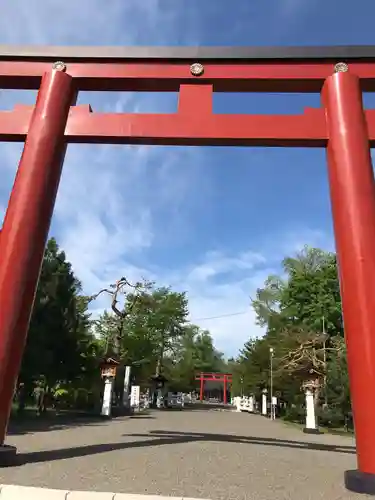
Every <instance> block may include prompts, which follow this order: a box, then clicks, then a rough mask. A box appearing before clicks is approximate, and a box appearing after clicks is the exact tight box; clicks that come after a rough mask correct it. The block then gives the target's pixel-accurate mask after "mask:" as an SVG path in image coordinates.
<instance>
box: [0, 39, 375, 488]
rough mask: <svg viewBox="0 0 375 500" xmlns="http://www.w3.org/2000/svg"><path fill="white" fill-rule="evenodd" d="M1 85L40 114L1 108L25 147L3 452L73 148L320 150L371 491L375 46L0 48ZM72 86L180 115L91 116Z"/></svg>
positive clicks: (5, 362)
mask: <svg viewBox="0 0 375 500" xmlns="http://www.w3.org/2000/svg"><path fill="white" fill-rule="evenodd" d="M0 88H3V89H34V90H38V98H37V101H36V103H35V106H31V107H29V106H16V107H15V108H14V109H13V110H12V111H0V140H1V141H20V142H23V141H25V146H24V150H23V154H22V157H21V160H20V163H19V167H18V171H17V175H16V179H15V182H14V186H13V190H12V194H11V196H10V200H9V205H8V209H7V213H6V216H5V219H4V224H3V228H2V233H1V240H0V253H1V262H0V443H4V438H5V434H6V428H7V422H8V417H9V413H10V408H11V403H12V398H13V391H14V386H15V383H16V380H17V376H18V372H19V368H20V363H21V359H22V353H23V349H24V345H25V341H26V335H27V329H28V324H29V319H30V315H31V311H32V305H33V300H34V296H35V291H36V286H37V282H38V277H39V272H40V266H41V263H42V258H43V252H44V248H45V244H46V240H47V235H48V231H49V226H50V221H51V217H52V213H53V208H54V203H55V198H56V193H57V189H58V185H59V180H60V175H61V169H62V164H63V159H64V154H65V150H66V146H67V144H68V143H72V142H75V143H78V142H80V143H83V142H85V143H101V144H108V143H111V144H114V143H122V144H165V145H168V144H171V145H198V146H199V145H221V146H223V145H225V146H236V145H237V146H290V147H326V148H327V156H328V176H329V183H330V192H331V203H332V212H333V221H334V232H335V239H336V248H337V256H338V263H339V266H338V267H339V275H340V276H339V277H340V285H341V296H342V306H343V315H344V320H345V336H346V344H347V351H348V366H349V378H350V387H351V395H352V408H353V415H354V422H355V430H356V441H357V461H358V470H356V471H347V472H346V475H345V482H346V486H347V487H348V488H349V489H352V490H353V491H361V492H368V493H373V494H375V424H374V419H373V415H374V414H375V398H373V397H371V396H369V392H368V388H371V387H375V368H374V366H375V363H374V359H375V335H374V329H375V315H374V311H375V288H374V283H375V259H374V255H375V188H374V175H373V170H372V165H371V158H370V152H369V146H373V145H375V110H364V108H363V104H362V91H370V92H373V91H375V47H373V46H365V47H361V46H358V47H355V46H354V47H328V48H327V47H325V48H324V47H309V48H305V47H294V48H288V47H271V48H267V47H255V48H243V47H237V48H231V47H224V48H219V47H209V48H208V47H206V48H204V47H198V48H193V47H181V48H147V47H132V48H123V47H116V48H100V47H92V48H90V47H45V48H44V47H9V46H0ZM80 90H97V91H105V90H112V91H116V90H118V91H161V92H164V91H176V92H179V106H178V112H177V113H172V114H129V113H120V114H115V113H95V112H94V113H93V112H92V110H91V108H90V106H75V100H76V96H77V93H78V92H79V91H80ZM321 91H322V101H323V106H322V107H321V108H318V109H306V110H305V112H304V113H302V114H298V115H291V116H278V115H273V116H270V115H268V116H263V115H230V114H225V115H220V114H214V113H213V112H212V96H213V92H300V93H309V92H321ZM12 452H13V453H14V452H15V450H14V449H12V448H11V447H7V446H5V445H3V446H1V447H0V454H1V455H2V456H3V457H5V456H6V455H8V454H9V453H12Z"/></svg>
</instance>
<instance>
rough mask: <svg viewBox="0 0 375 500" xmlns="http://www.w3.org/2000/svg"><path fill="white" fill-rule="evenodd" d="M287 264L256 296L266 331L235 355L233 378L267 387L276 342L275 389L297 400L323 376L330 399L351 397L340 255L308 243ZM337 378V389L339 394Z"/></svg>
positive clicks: (251, 386)
mask: <svg viewBox="0 0 375 500" xmlns="http://www.w3.org/2000/svg"><path fill="white" fill-rule="evenodd" d="M282 267H283V278H280V277H278V276H270V277H269V278H268V279H267V280H266V281H265V285H264V287H263V288H260V289H258V290H257V293H256V297H255V298H254V300H253V301H252V305H253V307H254V310H255V312H256V314H257V321H258V323H259V324H260V325H262V326H264V327H265V328H266V333H265V335H264V337H263V338H262V339H255V340H254V339H252V340H250V341H249V342H247V343H246V344H245V346H244V349H243V350H242V351H241V353H240V356H239V357H238V359H237V360H236V367H235V369H234V373H235V382H234V384H237V386H239V384H240V381H242V386H244V387H245V390H247V391H251V392H255V393H256V392H258V393H259V392H260V391H261V389H262V388H263V387H267V386H268V385H269V379H270V373H269V372H270V348H271V347H272V349H273V352H274V358H273V368H274V373H273V382H274V391H275V392H278V393H279V394H282V395H283V397H284V398H285V399H287V400H288V401H289V402H296V401H298V400H300V399H301V383H302V382H303V381H304V380H306V379H309V378H311V379H319V380H320V381H321V382H322V383H323V385H324V382H327V383H326V385H325V388H324V389H325V390H324V391H323V392H324V393H325V394H326V396H327V400H328V401H330V398H331V400H332V401H333V400H335V401H341V403H338V404H340V405H341V406H342V405H343V404H344V403H343V401H344V400H345V401H346V402H348V397H347V394H348V384H347V380H346V378H345V364H344V365H343V364H342V363H344V360H345V354H342V355H341V357H340V363H341V364H340V363H339V361H338V356H337V342H339V341H340V339H341V344H343V322H342V315H341V299H340V287H339V282H338V276H337V264H336V256H335V255H334V254H332V253H329V252H324V251H323V250H320V249H316V248H309V247H305V248H304V249H303V251H302V252H299V253H298V254H297V255H296V256H294V257H287V258H285V259H284V260H283V262H282ZM330 378H331V380H330ZM335 380H336V383H335V382H334V381H335ZM341 383H343V384H344V385H343V386H342V387H341V388H339V386H340V384H341ZM332 384H334V385H335V387H336V391H338V394H336V396H335V398H334V395H333V392H334V391H333V389H332ZM317 394H318V396H319V393H317ZM345 404H346V403H345Z"/></svg>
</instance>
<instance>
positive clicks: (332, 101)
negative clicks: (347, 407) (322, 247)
mask: <svg viewBox="0 0 375 500" xmlns="http://www.w3.org/2000/svg"><path fill="white" fill-rule="evenodd" d="M323 99H324V103H325V106H326V109H327V123H328V130H329V141H328V147H327V152H328V172H329V181H330V190H331V203H332V212H333V222H334V232H335V239H336V249H337V257H338V264H339V265H338V269H339V275H340V284H341V298H342V307H343V316H344V325H345V338H346V344H347V358H348V369H349V379H350V389H351V399H352V410H353V417H354V425H355V433H356V444H357V458H358V468H359V470H360V471H361V472H366V473H372V474H375V426H374V414H375V399H374V398H373V397H372V388H373V387H375V363H374V359H375V335H374V333H375V316H374V313H375V288H374V283H375V258H374V256H375V189H374V185H375V184H374V172H373V168H372V163H371V157H370V151H369V147H368V131H367V126H366V119H365V114H364V112H363V105H362V93H361V89H360V85H359V80H358V78H357V77H356V76H354V75H352V74H350V73H337V74H335V75H333V76H331V77H329V78H328V79H327V82H326V84H325V87H324V91H323Z"/></svg>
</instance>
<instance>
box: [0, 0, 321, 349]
mask: <svg viewBox="0 0 375 500" xmlns="http://www.w3.org/2000/svg"><path fill="white" fill-rule="evenodd" d="M292 2H293V4H296V3H297V2H296V0H284V3H282V2H281V4H282V6H284V7H285V8H286V9H287V10H288V9H289V10H290V9H291V5H292ZM198 3H199V2H197V3H196V5H197V11H196V15H194V16H188V17H185V10H184V8H183V6H182V5H181V4H180V3H179V2H174V1H173V2H171V1H162V0H126V1H125V2H124V1H123V0H111V1H110V2H107V3H106V4H105V7H104V4H103V2H102V1H100V0H81V1H80V2H76V1H75V2H73V0H67V1H65V2H61V1H59V0H49V1H48V2H47V1H46V0H13V1H12V2H6V3H5V4H4V6H2V16H1V18H0V32H1V36H2V43H14V44H23V43H26V44H54V45H59V44H61V45H63V44H75V45H79V44H102V45H110V44H121V45H134V44H160V45H161V44H177V43H179V44H181V43H182V42H185V43H189V44H198V43H199V40H200V35H201V34H202V33H201V31H200V30H203V29H206V26H205V23H203V22H199V23H196V22H195V19H196V18H197V16H199V9H198ZM288 3H289V6H288ZM281 4H280V5H281ZM185 5H187V3H185ZM189 5H190V4H189ZM292 7H293V9H295V7H294V6H293V5H292ZM293 9H292V10H293ZM274 15H275V16H276V17H277V15H278V14H277V12H276V11H275V12H274ZM10 19H12V22H9V20H10ZM34 100H35V93H34V92H27V93H26V92H22V93H19V92H17V93H13V94H11V93H9V92H3V93H1V94H0V106H1V107H2V108H3V109H4V108H5V107H7V108H8V109H9V108H11V107H12V105H13V103H14V102H24V103H32V102H33V101H34ZM80 102H86V103H87V102H90V103H91V104H92V106H93V109H94V111H95V109H96V110H104V109H105V110H106V111H113V112H120V111H123V110H125V109H126V110H129V111H134V112H144V111H146V110H147V111H152V112H157V111H161V110H164V111H165V110H168V111H173V110H174V108H175V104H176V99H175V96H168V95H163V96H162V97H160V96H154V95H153V96H152V97H150V95H141V96H139V95H136V94H130V93H128V94H127V93H122V94H111V95H109V94H102V95H100V96H99V95H98V94H95V93H85V94H83V95H82V96H80ZM19 154H20V146H19V145H3V144H2V145H1V157H2V164H1V168H2V185H1V186H0V213H1V212H3V210H1V207H4V206H5V200H6V197H7V195H8V193H9V190H10V187H11V184H12V177H13V176H14V172H15V165H16V163H17V161H18V159H19ZM205 161H208V159H207V156H206V154H205V153H204V152H203V150H202V149H197V148H190V149H186V148H183V149H179V148H156V147H141V148H139V147H127V148H124V147H121V148H120V147H114V146H100V147H93V146H70V147H69V149H68V154H67V157H66V162H65V166H64V172H63V177H62V181H61V187H60V190H59V194H58V199H57V204H56V210H55V216H54V221H53V233H54V234H56V235H57V237H58V240H59V243H60V244H61V246H62V247H63V248H64V249H65V250H66V253H67V256H68V258H69V260H71V262H72V263H73V266H74V269H75V270H76V272H77V274H78V276H79V278H80V279H81V280H82V282H83V285H84V289H85V292H87V293H90V294H91V293H95V292H96V291H98V290H100V289H101V288H102V287H103V286H107V285H108V284H109V283H111V282H113V281H114V280H116V279H118V278H119V277H120V276H122V275H123V274H126V276H127V277H128V278H129V279H132V280H135V279H139V277H140V276H145V277H148V278H152V279H155V280H157V282H158V283H160V284H170V285H172V286H174V287H177V288H178V289H181V290H187V291H188V293H189V297H190V310H191V319H192V320H199V319H200V318H210V317H216V316H220V315H223V314H224V315H225V314H231V313H236V312H245V311H246V313H245V314H241V315H237V316H227V317H224V318H220V319H219V318H218V319H208V320H200V321H197V323H198V324H200V325H201V326H202V327H203V328H209V329H210V330H211V332H212V333H213V335H214V338H215V341H216V343H217V346H218V348H219V349H221V350H223V351H225V352H226V353H227V354H229V355H232V354H235V353H236V352H237V350H238V348H239V347H240V346H241V345H242V344H243V342H244V341H245V340H246V339H247V338H248V337H249V336H254V335H257V334H260V333H261V331H260V329H259V327H257V326H256V325H255V318H254V313H253V311H252V310H251V309H250V307H249V296H251V295H254V293H255V290H256V288H257V287H259V286H261V285H262V283H263V281H264V279H265V278H266V276H267V275H268V274H269V273H270V272H275V270H276V269H277V267H276V264H277V262H278V261H279V260H280V259H281V258H282V257H283V256H284V255H285V253H288V252H289V251H294V250H295V249H298V247H301V246H303V244H305V243H308V242H309V241H312V240H313V241H317V240H319V238H320V237H321V239H322V238H323V239H324V235H320V236H319V237H318V236H317V234H318V233H315V232H314V231H313V232H306V230H305V229H304V231H305V232H304V233H303V232H302V234H301V232H300V231H299V232H298V234H295V233H293V232H288V231H286V232H285V230H283V234H280V235H278V236H276V237H274V240H275V241H277V244H276V245H275V244H274V241H270V242H266V243H264V244H261V243H259V245H258V247H257V248H253V249H247V248H244V249H242V250H241V251H238V252H237V253H231V254H228V253H227V252H225V251H223V250H222V249H219V250H215V251H210V250H209V249H202V252H201V255H200V256H195V257H192V259H191V261H190V262H189V263H182V264H180V265H178V266H177V267H176V265H175V266H174V267H173V265H172V264H170V265H169V266H168V268H167V266H161V265H159V266H157V265H156V264H155V262H154V261H153V259H152V253H153V252H154V251H156V248H157V247H158V245H160V241H161V240H163V245H164V249H165V248H166V247H167V246H168V242H169V241H170V242H172V241H173V240H175V241H176V240H180V241H183V242H184V241H186V242H187V244H188V240H189V236H190V222H191V218H192V215H191V214H196V213H197V211H199V210H200V209H202V207H200V206H199V202H197V201H196V199H195V198H194V192H195V190H197V189H199V192H200V193H201V195H202V196H201V197H202V200H203V199H204V198H205V197H206V198H209V196H210V193H211V191H212V189H213V186H211V183H210V179H209V177H208V174H206V175H204V176H202V175H201V174H202V173H203V172H205V169H204V162H205ZM202 193H203V194H202ZM189 214H190V215H189ZM307 233H308V234H307ZM319 241H320V240H319ZM169 251H170V252H174V248H173V246H172V245H171V248H170V250H169ZM147 252H149V254H150V255H151V257H150V256H148V257H147ZM107 303H108V299H107V298H106V297H105V296H102V297H101V298H100V299H99V300H98V301H97V302H96V303H95V304H94V305H93V307H94V308H95V309H96V310H97V311H98V310H101V309H102V308H103V307H105V306H106V305H107Z"/></svg>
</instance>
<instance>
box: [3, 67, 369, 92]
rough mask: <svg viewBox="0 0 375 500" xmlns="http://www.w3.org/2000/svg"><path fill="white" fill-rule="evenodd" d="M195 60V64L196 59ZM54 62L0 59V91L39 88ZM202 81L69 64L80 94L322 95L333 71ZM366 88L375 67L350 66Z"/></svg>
mask: <svg viewBox="0 0 375 500" xmlns="http://www.w3.org/2000/svg"><path fill="white" fill-rule="evenodd" d="M192 62H194V61H192ZM50 68H51V63H50V62H27V61H0V88H23V89H38V88H39V84H40V80H41V77H42V75H43V73H44V72H45V71H49V70H50ZM204 68H205V70H204V74H203V76H202V77H195V76H193V75H192V74H191V73H190V65H189V64H187V63H172V64H168V63H163V62H160V63H146V64H145V63H138V64H137V63H129V64H128V63H104V62H96V63H67V71H68V73H69V74H70V75H71V76H72V77H73V78H74V79H75V84H76V85H77V88H78V89H79V90H123V91H159V92H163V91H170V92H178V90H179V87H180V84H183V83H189V82H190V83H191V82H198V81H199V82H201V83H205V84H212V85H213V88H214V90H215V92H250V91H251V92H320V90H321V88H322V86H323V83H324V80H325V79H326V78H327V77H328V76H330V75H331V74H332V72H333V64H332V63H331V62H327V63H315V64H314V63H303V62H302V63H301V61H296V62H291V63H280V64H274V63H273V62H272V61H270V62H269V63H267V62H266V63H262V64H259V63H245V64H244V63H234V64H228V63H220V64H212V63H207V64H204ZM350 70H351V72H353V73H354V74H356V75H357V76H358V77H359V78H361V80H362V82H361V84H362V88H363V89H364V90H366V91H375V63H368V62H364V63H352V64H350Z"/></svg>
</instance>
